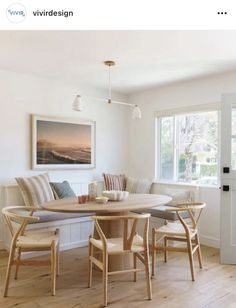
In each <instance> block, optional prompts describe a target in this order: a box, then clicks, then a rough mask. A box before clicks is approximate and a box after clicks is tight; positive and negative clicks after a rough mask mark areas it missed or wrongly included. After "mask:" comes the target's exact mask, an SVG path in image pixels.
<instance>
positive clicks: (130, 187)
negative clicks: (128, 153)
mask: <svg viewBox="0 0 236 308" xmlns="http://www.w3.org/2000/svg"><path fill="white" fill-rule="evenodd" d="M151 186H152V181H150V180H148V179H135V178H132V177H127V180H126V190H127V191H128V192H130V193H131V194H149V193H150V189H151Z"/></svg>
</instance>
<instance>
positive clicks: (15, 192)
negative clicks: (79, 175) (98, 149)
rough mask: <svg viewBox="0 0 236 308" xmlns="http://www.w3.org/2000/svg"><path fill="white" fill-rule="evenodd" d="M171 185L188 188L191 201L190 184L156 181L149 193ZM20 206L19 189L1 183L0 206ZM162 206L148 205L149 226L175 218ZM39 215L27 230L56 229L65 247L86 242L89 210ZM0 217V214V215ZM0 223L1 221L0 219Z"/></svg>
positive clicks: (81, 187)
mask: <svg viewBox="0 0 236 308" xmlns="http://www.w3.org/2000/svg"><path fill="white" fill-rule="evenodd" d="M96 185H97V192H98V195H100V194H101V193H102V191H103V190H104V183H103V182H102V181H100V182H96ZM71 186H72V188H73V190H74V191H75V192H76V194H77V195H80V194H86V193H87V192H88V184H87V183H71ZM167 187H168V188H171V189H174V191H177V192H178V191H181V190H182V191H183V189H185V190H186V191H187V192H188V196H187V198H188V200H191V201H193V200H194V199H195V198H194V196H195V188H194V187H191V186H187V185H186V186H182V185H181V186H179V185H172V184H171V185H167V184H160V183H153V185H152V187H151V191H150V193H152V194H166V188H167ZM16 205H17V206H21V205H24V202H23V199H22V197H21V194H20V191H19V189H18V187H17V186H16V185H12V186H5V187H4V198H3V203H2V207H5V206H16ZM167 207H168V205H166V206H161V207H157V208H152V209H150V210H148V212H149V213H150V214H151V215H152V217H151V219H150V230H151V229H152V227H154V226H160V225H162V224H163V222H164V220H166V219H167V220H176V219H177V216H176V214H175V213H171V212H166V211H165V210H166V208H167ZM36 215H37V216H39V217H40V221H39V222H37V223H34V224H31V225H29V226H28V228H29V229H31V230H33V229H34V230H40V229H51V228H53V229H55V228H59V229H60V249H61V250H66V249H71V248H75V247H82V246H86V245H87V242H88V237H89V235H90V234H91V233H92V232H93V222H92V220H91V213H88V214H84V213H82V214H67V213H54V212H47V211H39V212H37V214H36ZM1 219H2V217H1ZM0 223H1V221H0ZM2 224H3V226H4V227H3V243H4V246H3V248H5V249H9V247H10V235H9V232H8V230H7V227H6V225H5V224H4V223H2Z"/></svg>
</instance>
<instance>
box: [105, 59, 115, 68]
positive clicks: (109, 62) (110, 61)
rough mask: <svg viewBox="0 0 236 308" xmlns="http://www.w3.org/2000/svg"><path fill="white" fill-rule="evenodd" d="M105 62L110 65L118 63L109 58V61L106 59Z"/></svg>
mask: <svg viewBox="0 0 236 308" xmlns="http://www.w3.org/2000/svg"><path fill="white" fill-rule="evenodd" d="M104 64H105V65H106V66H109V67H110V66H114V65H116V62H115V61H112V60H107V61H104Z"/></svg>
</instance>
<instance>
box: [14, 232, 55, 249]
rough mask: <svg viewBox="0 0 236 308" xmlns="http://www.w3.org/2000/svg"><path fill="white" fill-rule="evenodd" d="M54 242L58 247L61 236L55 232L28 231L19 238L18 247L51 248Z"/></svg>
mask: <svg viewBox="0 0 236 308" xmlns="http://www.w3.org/2000/svg"><path fill="white" fill-rule="evenodd" d="M53 241H54V242H55V244H56V245H57V244H58V242H59V235H58V233H55V231H42V232H35V231H26V232H25V234H24V235H21V236H19V237H18V239H17V241H16V247H22V248H32V246H34V247H37V248H40V247H48V248H49V247H51V245H52V243H53Z"/></svg>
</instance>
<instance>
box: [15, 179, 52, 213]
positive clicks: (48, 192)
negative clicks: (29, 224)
mask: <svg viewBox="0 0 236 308" xmlns="http://www.w3.org/2000/svg"><path fill="white" fill-rule="evenodd" d="M16 182H17V184H18V186H19V189H20V191H21V194H22V197H23V199H24V202H25V205H26V206H33V207H40V206H41V205H42V204H43V203H45V202H49V201H52V200H54V196H53V191H52V188H51V186H50V184H49V176H48V174H47V173H45V174H40V175H37V176H32V177H28V178H16Z"/></svg>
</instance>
